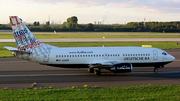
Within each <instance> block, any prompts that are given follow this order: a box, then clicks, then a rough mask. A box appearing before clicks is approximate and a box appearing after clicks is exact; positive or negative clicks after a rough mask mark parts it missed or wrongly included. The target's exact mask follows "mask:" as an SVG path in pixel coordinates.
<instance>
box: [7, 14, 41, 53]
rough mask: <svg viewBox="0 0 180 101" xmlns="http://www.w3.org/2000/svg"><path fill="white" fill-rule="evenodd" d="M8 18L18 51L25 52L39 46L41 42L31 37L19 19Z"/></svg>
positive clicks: (14, 17)
mask: <svg viewBox="0 0 180 101" xmlns="http://www.w3.org/2000/svg"><path fill="white" fill-rule="evenodd" d="M9 18H10V23H11V25H12V30H13V34H14V38H15V41H16V46H17V47H18V50H19V51H26V50H28V49H34V48H36V47H39V46H40V44H41V42H40V41H39V40H38V39H37V38H36V37H35V36H34V35H33V33H32V32H31V31H30V30H29V29H28V28H27V27H26V25H25V24H24V23H23V22H22V20H21V19H20V18H19V17H17V16H10V17H9Z"/></svg>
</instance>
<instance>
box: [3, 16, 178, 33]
mask: <svg viewBox="0 0 180 101" xmlns="http://www.w3.org/2000/svg"><path fill="white" fill-rule="evenodd" d="M27 26H28V28H29V29H30V30H31V31H37V32H53V31H57V32H67V31H69V32H70V31H73V32H74V31H83V32H180V21H172V22H158V21H157V22H129V23H127V24H125V25H119V24H109V25H105V24H92V23H88V24H78V18H77V17H76V16H72V17H69V18H68V19H67V21H65V22H64V23H63V24H62V25H50V22H49V21H47V22H46V24H44V25H41V24H40V23H39V22H38V21H35V22H34V23H33V24H32V25H30V24H29V25H27ZM0 30H11V26H10V25H4V24H0Z"/></svg>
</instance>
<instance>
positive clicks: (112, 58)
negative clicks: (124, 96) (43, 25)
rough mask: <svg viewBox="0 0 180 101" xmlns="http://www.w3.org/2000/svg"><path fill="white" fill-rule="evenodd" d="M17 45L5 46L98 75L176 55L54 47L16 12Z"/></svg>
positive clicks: (166, 60)
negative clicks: (42, 39)
mask: <svg viewBox="0 0 180 101" xmlns="http://www.w3.org/2000/svg"><path fill="white" fill-rule="evenodd" d="M10 23H11V25H12V31H13V35H14V38H15V41H16V45H17V48H13V47H9V46H5V48H6V49H8V50H10V51H12V53H13V54H14V56H16V57H18V58H21V59H25V60H29V61H32V62H37V63H39V64H44V65H49V66H56V67H67V68H68V67H70V68H87V69H88V71H89V72H90V73H95V74H96V75H101V73H102V71H101V70H102V69H106V70H109V71H110V72H114V73H124V72H131V71H132V70H133V67H145V66H148V67H149V66H152V67H154V72H158V68H163V67H164V65H166V64H168V63H170V62H172V61H174V60H175V58H174V57H173V56H172V55H170V54H168V53H167V52H166V51H164V50H161V49H157V48H152V47H69V48H63V47H56V46H52V45H49V44H45V43H42V42H40V41H39V40H38V39H37V38H36V37H35V36H34V35H33V33H32V32H31V31H30V30H29V29H28V28H27V26H26V25H25V24H24V23H23V22H22V20H21V19H20V18H19V17H17V16H10Z"/></svg>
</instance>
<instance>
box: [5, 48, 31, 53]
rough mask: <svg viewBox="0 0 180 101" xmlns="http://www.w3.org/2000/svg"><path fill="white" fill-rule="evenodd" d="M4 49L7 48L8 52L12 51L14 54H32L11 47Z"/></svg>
mask: <svg viewBox="0 0 180 101" xmlns="http://www.w3.org/2000/svg"><path fill="white" fill-rule="evenodd" d="M4 48H6V49H7V50H10V51H12V52H20V53H26V54H30V53H31V52H26V51H19V50H18V49H17V48H14V47H9V46H4Z"/></svg>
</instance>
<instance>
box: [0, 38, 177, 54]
mask: <svg viewBox="0 0 180 101" xmlns="http://www.w3.org/2000/svg"><path fill="white" fill-rule="evenodd" d="M46 43H47V44H51V45H54V46H58V47H102V45H104V46H105V47H111V46H112V47H117V46H141V45H152V46H153V47H155V48H160V49H178V48H180V45H177V44H176V43H177V42H176V41H160V42H159V41H158V42H152V41H145V42H132V41H130V42H46ZM3 46H11V47H16V44H15V42H1V43H0V57H10V56H13V55H12V54H11V52H10V51H8V50H6V49H5V48H4V47H3Z"/></svg>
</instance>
